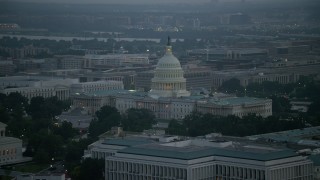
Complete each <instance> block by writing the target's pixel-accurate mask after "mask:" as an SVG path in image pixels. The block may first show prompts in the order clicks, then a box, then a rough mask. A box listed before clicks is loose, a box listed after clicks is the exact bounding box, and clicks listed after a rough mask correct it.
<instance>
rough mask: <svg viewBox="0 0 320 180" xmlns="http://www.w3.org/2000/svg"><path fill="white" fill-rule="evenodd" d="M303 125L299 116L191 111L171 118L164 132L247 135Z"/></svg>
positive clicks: (200, 134) (304, 123) (187, 134)
mask: <svg viewBox="0 0 320 180" xmlns="http://www.w3.org/2000/svg"><path fill="white" fill-rule="evenodd" d="M317 125H319V124H317ZM305 126H306V119H305V118H304V117H301V116H297V117H282V118H280V117H276V116H269V117H267V118H263V117H261V116H256V115H255V114H249V115H247V116H243V117H242V118H240V117H238V116H234V115H230V116H217V115H212V114H202V113H199V112H193V113H192V114H190V115H188V116H186V117H185V118H184V119H183V120H182V121H178V120H175V119H173V120H171V121H170V123H169V126H168V129H167V130H166V133H168V134H172V135H183V136H193V137H195V136H203V135H206V134H210V133H222V134H223V135H228V136H249V135H255V134H263V133H270V132H277V131H284V130H291V129H298V128H304V127H305Z"/></svg>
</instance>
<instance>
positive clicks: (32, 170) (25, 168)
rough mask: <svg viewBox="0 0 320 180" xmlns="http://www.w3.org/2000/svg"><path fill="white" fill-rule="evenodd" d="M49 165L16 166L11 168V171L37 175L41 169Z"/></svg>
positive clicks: (28, 164) (32, 163)
mask: <svg viewBox="0 0 320 180" xmlns="http://www.w3.org/2000/svg"><path fill="white" fill-rule="evenodd" d="M49 166H50V165H49V164H37V163H34V162H31V163H27V164H18V165H14V166H12V169H11V170H12V171H20V172H28V173H37V172H39V171H41V170H43V169H46V168H48V167H49Z"/></svg>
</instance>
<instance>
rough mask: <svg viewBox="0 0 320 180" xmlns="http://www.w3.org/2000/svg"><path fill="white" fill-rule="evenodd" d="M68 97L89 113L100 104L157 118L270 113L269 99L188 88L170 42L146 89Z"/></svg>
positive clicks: (100, 105) (75, 105) (240, 115)
mask: <svg viewBox="0 0 320 180" xmlns="http://www.w3.org/2000/svg"><path fill="white" fill-rule="evenodd" d="M199 88H200V87H199ZM195 89H196V88H195ZM71 97H72V99H73V104H72V106H73V107H74V108H83V109H85V110H87V111H88V113H89V114H94V113H95V112H96V111H97V110H99V109H100V108H101V107H102V106H103V105H109V106H113V107H116V108H117V109H118V110H119V112H120V113H125V112H126V110H127V109H130V108H145V109H149V110H151V111H153V112H154V114H155V116H156V118H158V119H172V118H175V119H182V118H184V117H185V116H186V115H188V114H190V113H191V112H193V111H198V112H202V113H211V114H214V115H222V116H227V115H236V116H239V117H242V116H245V115H247V114H249V113H255V114H257V115H261V116H262V117H267V116H271V115H272V101H271V100H270V99H259V98H252V97H234V96H230V95H226V94H222V93H216V94H213V96H208V95H204V94H202V93H201V92H200V93H195V92H193V93H191V92H190V91H188V90H187V89H186V79H185V77H184V72H183V69H182V68H181V65H180V62H179V60H178V59H177V58H176V57H175V56H174V55H173V53H172V47H171V45H170V42H168V44H167V46H166V49H165V54H164V56H163V57H162V58H160V59H159V61H158V63H157V66H156V68H155V71H154V77H153V78H152V79H151V90H150V91H149V92H137V91H126V90H119V89H117V90H115V91H110V90H108V91H95V92H84V93H78V94H73V95H72V96H71Z"/></svg>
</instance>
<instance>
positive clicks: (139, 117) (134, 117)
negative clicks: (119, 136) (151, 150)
mask: <svg viewBox="0 0 320 180" xmlns="http://www.w3.org/2000/svg"><path fill="white" fill-rule="evenodd" d="M122 123H123V124H122V125H123V128H124V130H126V131H135V132H142V131H143V130H146V129H151V128H152V125H153V124H155V123H156V120H155V116H154V114H153V112H152V111H150V110H148V109H136V108H131V109H128V110H127V111H126V114H125V116H124V117H123V120H122Z"/></svg>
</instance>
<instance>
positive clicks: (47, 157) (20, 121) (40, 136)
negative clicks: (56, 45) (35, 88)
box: [0, 93, 91, 163]
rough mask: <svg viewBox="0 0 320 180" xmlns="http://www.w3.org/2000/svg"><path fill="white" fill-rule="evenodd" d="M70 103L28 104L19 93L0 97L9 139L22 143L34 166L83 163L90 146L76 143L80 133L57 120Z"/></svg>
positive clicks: (51, 100) (54, 100) (46, 101)
mask: <svg viewBox="0 0 320 180" xmlns="http://www.w3.org/2000/svg"><path fill="white" fill-rule="evenodd" d="M69 107H70V102H69V101H60V100H58V99H57V97H50V98H43V97H34V98H32V99H31V101H30V102H29V101H28V99H27V98H25V97H23V96H22V95H21V94H19V93H11V94H9V95H5V94H0V117H1V118H0V121H1V122H2V123H5V124H7V128H6V135H7V136H12V137H17V138H20V139H22V140H23V143H24V146H26V151H25V153H24V155H25V156H31V157H33V158H34V161H35V162H39V163H47V162H50V161H51V159H52V158H54V159H56V160H62V159H73V160H80V158H81V157H82V155H83V149H84V148H86V147H87V145H88V144H89V143H91V142H85V141H90V140H83V142H79V143H74V142H72V138H73V137H74V136H75V135H77V134H78V131H76V130H75V129H73V128H72V124H71V123H68V122H62V123H59V122H58V121H57V119H56V116H58V115H60V114H61V113H62V111H65V110H67V109H69Z"/></svg>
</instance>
